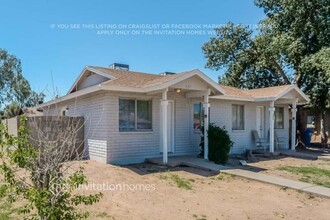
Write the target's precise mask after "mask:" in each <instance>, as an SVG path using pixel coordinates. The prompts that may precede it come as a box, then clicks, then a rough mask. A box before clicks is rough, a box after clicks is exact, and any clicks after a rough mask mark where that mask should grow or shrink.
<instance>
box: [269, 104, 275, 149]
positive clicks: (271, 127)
mask: <svg viewBox="0 0 330 220" xmlns="http://www.w3.org/2000/svg"><path fill="white" fill-rule="evenodd" d="M274 112H275V107H274V101H272V102H271V103H270V106H269V152H270V153H274Z"/></svg>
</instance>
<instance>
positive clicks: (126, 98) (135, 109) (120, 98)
mask: <svg viewBox="0 0 330 220" xmlns="http://www.w3.org/2000/svg"><path fill="white" fill-rule="evenodd" d="M120 100H131V101H132V100H134V104H135V106H134V111H135V112H134V114H135V115H134V116H135V125H134V130H130V131H121V130H120V124H119V114H120V112H119V102H120ZM137 101H150V102H151V129H138V128H137ZM152 109H153V106H152V99H144V98H141V99H139V98H129V97H119V99H118V131H119V133H121V134H125V133H126V134H128V133H129V134H132V133H134V134H138V133H144V134H145V133H152V132H153V127H154V124H153V121H154V120H153V112H152Z"/></svg>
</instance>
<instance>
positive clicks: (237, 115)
mask: <svg viewBox="0 0 330 220" xmlns="http://www.w3.org/2000/svg"><path fill="white" fill-rule="evenodd" d="M232 122H233V124H232V129H233V130H244V105H233V106H232Z"/></svg>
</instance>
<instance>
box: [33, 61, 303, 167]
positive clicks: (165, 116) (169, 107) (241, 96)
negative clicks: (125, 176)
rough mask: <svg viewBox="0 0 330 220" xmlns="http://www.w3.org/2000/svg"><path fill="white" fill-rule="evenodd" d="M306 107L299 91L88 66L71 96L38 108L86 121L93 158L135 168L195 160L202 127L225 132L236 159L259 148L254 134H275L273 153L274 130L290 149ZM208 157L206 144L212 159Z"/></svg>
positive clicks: (198, 75)
mask: <svg viewBox="0 0 330 220" xmlns="http://www.w3.org/2000/svg"><path fill="white" fill-rule="evenodd" d="M119 67H123V65H119ZM124 68H125V66H124ZM306 102H308V98H307V97H306V95H305V94H304V93H303V92H302V91H301V90H299V89H298V87H297V86H296V85H285V86H278V87H272V88H264V89H253V90H241V89H237V88H233V87H228V86H222V85H219V84H217V83H216V82H214V81H213V80H211V79H210V78H209V77H208V76H206V75H205V74H204V73H202V72H201V71H199V70H197V69H196V70H192V71H187V72H183V73H177V74H173V73H163V74H159V75H156V74H146V73H139V72H132V71H128V68H127V69H126V70H118V65H117V64H114V65H112V66H111V68H103V67H94V66H87V67H85V68H84V69H83V70H82V72H81V74H80V76H79V77H78V79H77V80H76V81H75V83H74V84H73V86H72V87H71V89H70V90H69V92H68V94H67V95H66V96H63V97H60V98H57V99H55V100H53V101H50V102H48V103H45V104H42V105H39V106H37V108H38V109H39V110H40V109H42V110H43V111H44V114H45V115H58V114H61V115H69V116H83V117H84V118H85V152H86V156H87V157H88V158H90V159H93V160H98V161H102V162H104V163H114V164H128V163H137V162H142V161H144V160H145V159H146V158H151V157H160V156H162V157H163V160H164V163H167V160H168V156H176V155H195V156H196V155H197V154H198V153H199V143H200V135H201V134H200V127H201V126H202V123H203V121H205V126H204V127H205V128H206V127H208V123H209V122H211V123H215V124H216V125H219V126H221V127H222V126H225V127H226V129H227V130H228V131H229V134H230V136H231V138H232V139H233V141H234V142H235V144H234V147H233V148H232V150H231V153H234V154H236V153H243V152H244V151H245V150H246V149H248V148H251V147H253V146H255V142H254V140H253V138H252V130H258V132H259V135H260V136H261V137H268V134H269V136H270V152H273V151H274V129H275V130H276V131H277V133H278V135H279V136H281V137H283V138H285V140H286V143H287V144H285V146H282V148H285V149H289V132H291V133H292V135H293V136H295V114H296V105H299V104H303V103H306ZM206 106H209V108H205V107H206ZM290 108H291V111H289V109H290ZM290 112H292V115H293V116H292V117H291V116H290V115H291V113H290ZM290 117H291V118H292V119H293V120H292V123H293V126H292V131H289V119H290ZM203 119H205V120H203ZM207 119H208V120H207ZM270 119H273V120H270ZM164 122H165V123H164ZM291 146H295V138H292V143H291ZM292 148H293V149H294V147H292ZM163 152H165V153H163ZM207 153H208V141H207V139H206V141H205V158H206V159H207Z"/></svg>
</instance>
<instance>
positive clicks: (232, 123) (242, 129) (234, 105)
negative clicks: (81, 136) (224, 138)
mask: <svg viewBox="0 0 330 220" xmlns="http://www.w3.org/2000/svg"><path fill="white" fill-rule="evenodd" d="M234 107H236V108H237V107H242V108H243V109H242V112H243V118H242V124H243V127H242V128H240V127H239V126H238V125H237V124H240V123H236V125H234V115H233V108H234ZM237 112H238V111H237V109H236V111H235V114H236V118H238V116H239V114H237ZM231 114H232V115H231V126H232V127H231V129H232V130H233V131H244V130H245V105H242V104H232V106H231ZM237 122H238V120H237Z"/></svg>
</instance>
